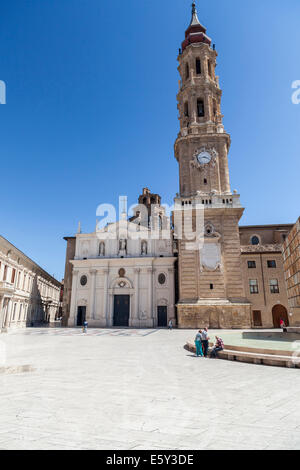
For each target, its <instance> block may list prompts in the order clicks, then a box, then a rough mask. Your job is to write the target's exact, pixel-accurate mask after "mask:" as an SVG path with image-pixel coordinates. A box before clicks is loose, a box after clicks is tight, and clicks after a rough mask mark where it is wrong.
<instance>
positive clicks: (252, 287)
mask: <svg viewBox="0 0 300 470" xmlns="http://www.w3.org/2000/svg"><path fill="white" fill-rule="evenodd" d="M249 286H250V294H258V281H257V280H256V279H250V281H249Z"/></svg>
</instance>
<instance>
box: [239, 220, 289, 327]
mask: <svg viewBox="0 0 300 470" xmlns="http://www.w3.org/2000/svg"><path fill="white" fill-rule="evenodd" d="M292 227H293V225H292V224H282V225H256V226H248V227H240V229H239V231H240V240H241V251H242V275H243V279H244V287H245V292H246V294H247V298H248V300H249V302H250V303H251V315H252V318H251V320H252V326H253V327H254V328H261V327H264V328H273V327H275V328H279V326H280V319H281V318H282V319H284V320H285V322H286V324H288V322H289V316H288V296H287V290H286V285H285V279H284V268H283V256H282V251H283V243H284V241H285V239H286V238H287V237H288V234H289V232H290V231H291V229H292Z"/></svg>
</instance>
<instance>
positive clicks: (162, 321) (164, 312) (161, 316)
mask: <svg viewBox="0 0 300 470" xmlns="http://www.w3.org/2000/svg"><path fill="white" fill-rule="evenodd" d="M157 326H158V327H159V328H165V327H167V326H168V307H157Z"/></svg>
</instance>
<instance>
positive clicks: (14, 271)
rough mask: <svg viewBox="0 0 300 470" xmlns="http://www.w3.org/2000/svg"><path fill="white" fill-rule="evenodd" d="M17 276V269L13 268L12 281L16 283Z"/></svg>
mask: <svg viewBox="0 0 300 470" xmlns="http://www.w3.org/2000/svg"><path fill="white" fill-rule="evenodd" d="M15 278H16V270H15V269H13V270H12V272H11V283H12V284H14V283H15Z"/></svg>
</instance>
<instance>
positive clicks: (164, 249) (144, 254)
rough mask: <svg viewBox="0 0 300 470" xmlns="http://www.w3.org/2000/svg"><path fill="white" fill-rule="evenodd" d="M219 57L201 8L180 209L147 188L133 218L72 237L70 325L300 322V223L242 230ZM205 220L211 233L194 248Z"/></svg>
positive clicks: (195, 23)
mask: <svg viewBox="0 0 300 470" xmlns="http://www.w3.org/2000/svg"><path fill="white" fill-rule="evenodd" d="M216 59H217V52H216V49H215V46H214V44H212V41H211V39H210V38H209V36H208V35H207V34H206V28H205V27H204V26H202V24H201V23H200V21H199V18H198V15H197V11H196V5H195V3H193V5H192V19H191V22H190V24H189V26H188V28H187V30H186V32H185V38H184V41H183V43H182V45H181V48H180V50H179V55H178V62H179V68H178V70H179V73H180V78H181V80H180V82H179V92H178V95H177V100H178V111H179V119H180V130H179V133H178V135H177V138H176V141H175V147H174V154H175V158H176V160H177V162H178V167H179V193H177V195H176V197H175V199H174V210H173V213H172V215H171V216H169V215H168V214H166V213H165V210H164V208H163V206H162V205H161V200H160V196H159V195H158V194H153V193H151V191H150V189H148V188H144V189H143V192H142V194H141V195H140V197H139V200H138V204H137V206H136V208H135V210H134V215H133V216H132V217H131V218H130V219H128V218H127V215H126V213H125V212H124V213H123V214H122V216H121V219H120V220H119V221H118V222H116V223H113V224H108V225H107V226H105V227H102V228H99V227H96V229H95V231H94V232H93V233H91V234H83V233H81V230H80V229H79V230H78V233H77V235H76V236H75V237H66V238H65V240H66V241H67V256H66V268H65V279H64V286H65V291H64V302H63V310H64V324H65V325H66V326H80V325H82V323H83V321H84V320H87V321H88V323H89V324H90V325H91V326H95V327H113V326H115V327H126V326H127V327H134V328H143V327H144V328H156V327H166V326H167V325H168V323H169V321H170V320H172V322H173V325H174V326H175V325H176V326H178V327H179V328H203V327H204V326H208V327H210V328H253V327H255V328H261V327H264V328H270V327H278V326H279V321H280V319H281V318H283V319H284V320H285V322H286V324H293V325H300V316H299V314H297V315H296V316H294V317H292V316H289V312H288V308H289V307H288V298H287V289H286V285H285V279H284V269H283V257H282V246H283V243H284V242H285V239H286V237H287V236H288V234H289V232H290V231H291V230H292V225H291V224H282V225H273V226H251V227H240V226H239V221H240V219H241V217H242V215H243V212H244V208H243V207H242V205H241V202H240V196H239V194H237V191H235V190H232V189H231V186H230V178H229V166H228V154H229V150H230V143H231V139H230V135H229V134H228V133H227V132H226V130H225V129H224V126H223V116H222V111H221V97H222V91H221V89H220V85H219V80H218V77H217V76H216V74H215V69H216ZM183 214H184V216H183ZM178 221H179V222H180V223H179V225H178ZM199 221H200V222H199ZM199 223H200V226H201V237H197V236H196V238H195V239H194V240H193V241H192V242H191V240H190V237H189V230H190V227H191V230H194V231H196V233H197V227H198V224H199ZM188 226H189V228H188ZM153 233H154V236H153ZM298 317H299V318H298Z"/></svg>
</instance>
